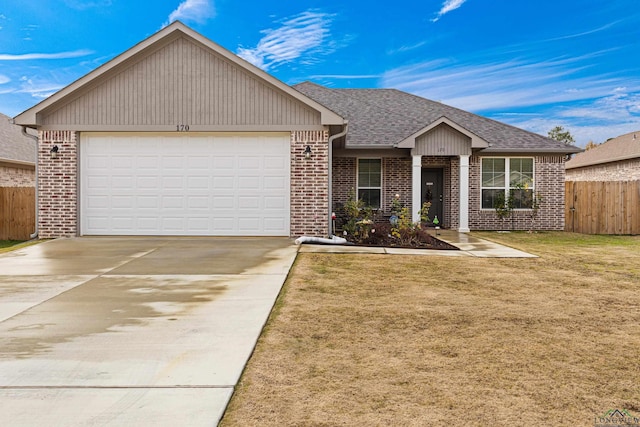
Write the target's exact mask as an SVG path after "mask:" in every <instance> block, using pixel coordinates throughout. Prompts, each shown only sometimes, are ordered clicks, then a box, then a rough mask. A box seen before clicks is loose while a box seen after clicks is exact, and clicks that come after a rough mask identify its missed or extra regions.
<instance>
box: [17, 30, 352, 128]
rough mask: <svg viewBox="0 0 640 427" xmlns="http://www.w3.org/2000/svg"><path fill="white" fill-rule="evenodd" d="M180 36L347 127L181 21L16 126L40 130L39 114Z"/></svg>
mask: <svg viewBox="0 0 640 427" xmlns="http://www.w3.org/2000/svg"><path fill="white" fill-rule="evenodd" d="M180 35H184V36H185V37H187V38H190V39H192V40H195V41H196V42H198V43H200V44H201V45H204V46H205V47H206V48H208V49H210V50H211V51H213V52H215V53H216V54H217V55H220V56H221V57H223V58H224V59H225V60H226V61H228V62H229V63H231V64H234V65H236V66H238V67H240V68H242V69H245V70H247V71H248V72H249V73H252V74H253V75H255V76H257V77H258V78H261V79H262V80H263V81H265V82H267V83H268V84H270V85H271V86H272V87H275V88H276V89H278V90H279V91H280V92H281V93H285V94H286V95H288V96H290V97H292V98H294V99H296V100H298V101H299V102H302V103H303V104H305V105H306V106H308V107H309V108H311V109H313V110H315V111H317V112H319V113H320V115H321V121H322V124H323V125H342V124H343V123H344V119H343V118H342V117H340V116H339V115H337V114H335V113H334V112H333V111H331V110H329V109H328V108H327V107H325V106H323V105H321V104H320V103H318V102H317V101H315V100H313V99H311V98H309V97H307V96H306V95H304V94H301V93H300V92H298V91H296V90H294V89H292V88H291V86H288V85H286V84H285V83H283V82H281V81H280V80H278V79H276V78H275V77H273V76H272V75H270V74H268V73H266V72H264V71H263V70H261V69H260V68H258V67H256V66H254V65H252V64H250V63H249V62H247V61H245V60H244V59H242V58H240V57H239V56H237V55H235V54H234V53H232V52H230V51H228V50H227V49H225V48H223V47H222V46H220V45H218V44H216V43H214V42H213V41H211V40H209V39H208V38H206V37H204V36H202V35H201V34H199V33H197V32H195V31H194V30H192V29H191V28H189V27H187V26H186V25H184V24H183V23H181V22H180V21H175V22H173V23H172V24H170V25H169V26H167V27H165V28H163V29H162V30H160V31H158V32H157V33H155V34H154V35H152V36H151V37H149V38H147V39H146V40H144V41H142V42H140V43H138V44H137V45H135V46H134V47H132V48H131V49H129V50H127V51H126V52H124V53H122V54H120V55H118V56H117V57H115V58H114V59H112V60H111V61H109V62H107V63H106V64H104V65H102V66H100V67H98V68H97V69H95V70H93V71H92V72H90V73H89V74H87V75H85V76H84V77H81V78H80V79H78V80H76V81H75V82H73V83H71V84H70V85H68V86H66V87H65V88H63V89H61V90H59V91H58V92H56V93H55V94H53V95H51V96H50V97H49V98H47V99H45V100H44V101H42V102H40V103H39V104H37V105H35V106H33V107H31V108H30V109H28V110H26V111H24V112H22V113H20V114H19V115H18V116H16V117H15V123H17V124H20V125H26V126H29V127H34V128H35V127H37V126H38V125H40V123H39V122H38V119H37V117H38V114H39V113H42V112H46V111H51V110H52V109H55V108H56V107H57V106H59V105H63V104H64V103H65V102H68V101H69V100H71V99H73V98H74V96H77V94H78V93H79V92H80V91H81V89H83V88H87V87H90V86H91V85H94V84H97V83H98V82H100V78H101V77H103V76H107V75H109V72H111V71H113V70H117V69H118V67H120V66H121V65H122V66H123V67H124V66H126V65H127V64H128V63H129V62H130V61H132V59H133V58H135V57H138V56H142V55H144V54H145V53H146V52H152V51H153V49H154V48H155V46H158V45H160V44H161V42H162V41H163V40H169V39H170V38H172V37H177V36H180Z"/></svg>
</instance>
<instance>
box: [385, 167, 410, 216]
mask: <svg viewBox="0 0 640 427" xmlns="http://www.w3.org/2000/svg"><path fill="white" fill-rule="evenodd" d="M411 167H412V166H411V158H410V157H409V158H395V157H385V158H383V159H382V207H383V210H384V211H385V212H387V213H388V212H390V211H391V202H392V201H393V199H394V198H395V196H396V194H397V195H399V196H400V203H402V206H404V207H406V208H409V212H411V210H412V209H413V208H412V206H411V204H412V200H411Z"/></svg>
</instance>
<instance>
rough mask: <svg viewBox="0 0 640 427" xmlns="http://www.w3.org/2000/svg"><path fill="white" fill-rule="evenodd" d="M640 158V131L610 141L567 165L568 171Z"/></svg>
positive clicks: (576, 157) (584, 153)
mask: <svg viewBox="0 0 640 427" xmlns="http://www.w3.org/2000/svg"><path fill="white" fill-rule="evenodd" d="M636 158H640V131H638V132H631V133H628V134H625V135H621V136H618V137H617V138H613V139H610V140H609V141H607V142H604V143H602V144H600V145H598V146H596V147H594V148H592V149H590V150H587V151H585V152H583V153H580V154H578V155H576V156H575V157H574V158H572V159H571V160H569V161H568V162H567V163H566V168H567V169H575V168H581V167H586V166H591V165H599V164H603V163H612V162H618V161H621V160H628V159H636Z"/></svg>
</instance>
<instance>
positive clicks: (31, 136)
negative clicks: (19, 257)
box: [21, 126, 40, 239]
mask: <svg viewBox="0 0 640 427" xmlns="http://www.w3.org/2000/svg"><path fill="white" fill-rule="evenodd" d="M21 129H22V134H23V135H24V136H26V137H28V138H31V139H33V140H34V141H35V142H36V185H35V187H36V224H35V231H34V232H33V234H32V235H30V236H29V238H30V239H35V238H37V237H38V222H39V221H38V206H39V202H38V187H39V186H38V163H40V162H39V161H38V144H39V138H38V137H37V136H35V135H30V134H29V133H27V127H26V126H21Z"/></svg>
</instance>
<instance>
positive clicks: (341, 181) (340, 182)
mask: <svg viewBox="0 0 640 427" xmlns="http://www.w3.org/2000/svg"><path fill="white" fill-rule="evenodd" d="M331 178H332V181H333V185H332V193H333V194H332V196H333V210H334V211H336V210H337V205H338V204H344V203H345V202H346V201H347V199H348V198H349V193H350V192H351V191H352V190H353V191H355V189H356V185H357V182H356V181H357V180H356V158H355V157H335V158H334V159H333V165H332V177H331Z"/></svg>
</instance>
